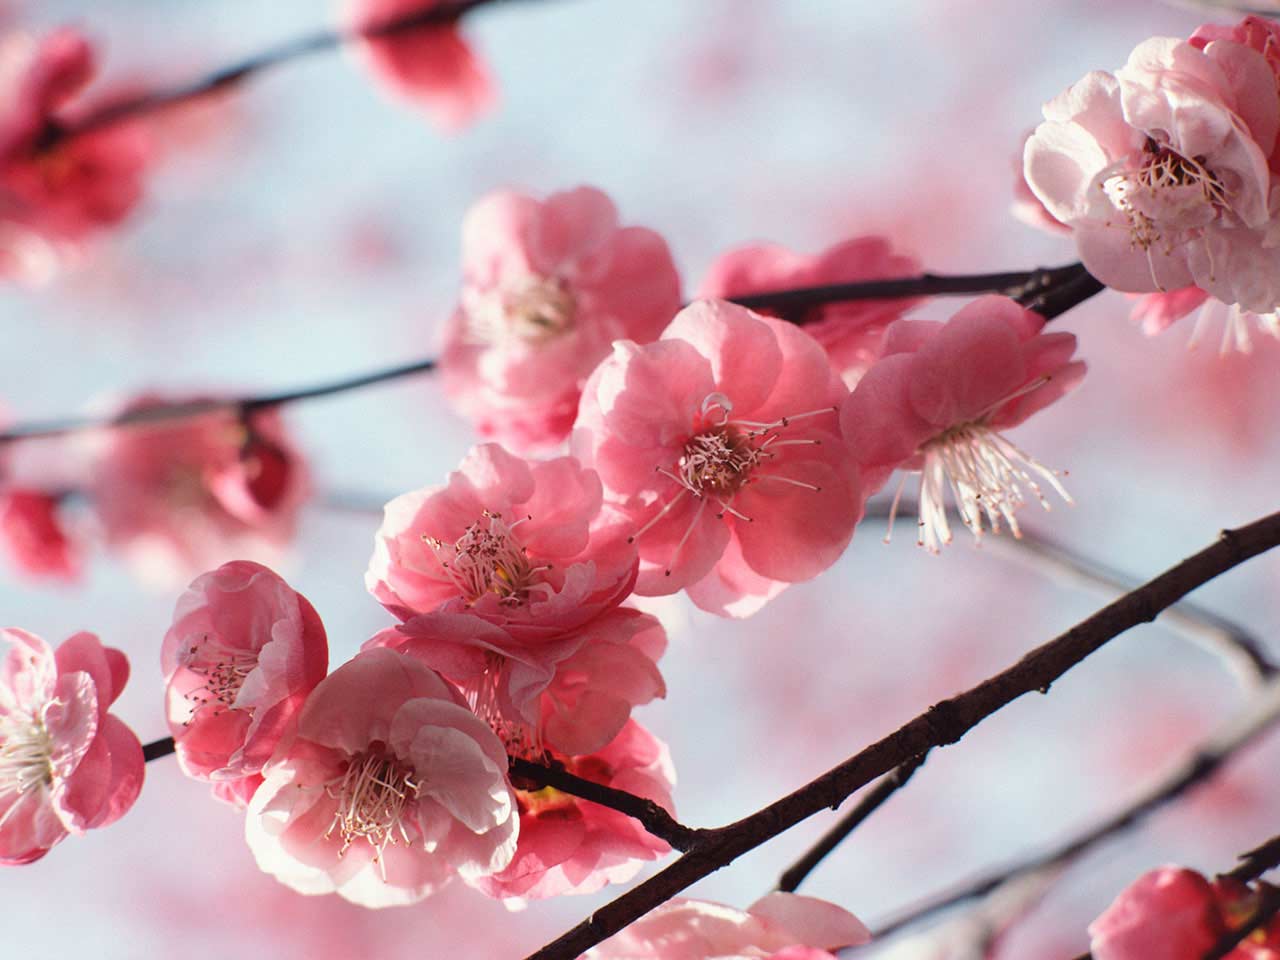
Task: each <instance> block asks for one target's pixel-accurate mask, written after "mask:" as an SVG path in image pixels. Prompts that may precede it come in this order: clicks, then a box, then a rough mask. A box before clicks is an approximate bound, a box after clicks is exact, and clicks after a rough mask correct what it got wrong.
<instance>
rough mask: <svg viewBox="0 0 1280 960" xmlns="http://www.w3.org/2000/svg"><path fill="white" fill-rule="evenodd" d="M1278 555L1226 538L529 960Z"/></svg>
mask: <svg viewBox="0 0 1280 960" xmlns="http://www.w3.org/2000/svg"><path fill="white" fill-rule="evenodd" d="M1276 546H1280V513H1274V514H1271V515H1270V516H1267V517H1263V518H1262V519H1260V520H1256V521H1254V522H1253V523H1251V524H1248V525H1247V526H1244V527H1240V528H1237V529H1234V530H1224V531H1222V533H1221V535H1220V536H1219V537H1218V539H1217V540H1216V541H1215V542H1214V543H1212V544H1211V545H1210V546H1208V547H1206V548H1205V549H1203V550H1201V551H1200V552H1199V553H1196V554H1194V555H1193V556H1191V557H1188V558H1187V559H1185V560H1183V561H1182V562H1180V563H1177V564H1175V565H1174V566H1172V567H1170V568H1169V569H1168V570H1166V571H1165V572H1164V573H1162V574H1160V575H1159V576H1157V577H1156V578H1154V579H1153V580H1150V581H1148V582H1147V583H1145V584H1143V585H1142V586H1141V587H1139V588H1138V589H1136V590H1134V591H1131V592H1130V593H1127V594H1125V595H1124V596H1123V597H1121V598H1119V599H1118V600H1115V601H1113V602H1112V603H1110V604H1108V605H1107V606H1105V607H1103V608H1102V609H1101V610H1099V611H1098V612H1096V613H1095V614H1093V616H1091V617H1089V618H1088V619H1086V620H1084V621H1082V622H1081V623H1079V624H1077V625H1076V626H1075V627H1073V628H1072V629H1070V630H1068V631H1067V632H1066V633H1063V634H1061V635H1060V636H1058V637H1056V638H1055V639H1053V640H1051V641H1049V642H1048V643H1046V644H1044V645H1042V646H1040V647H1037V648H1036V649H1034V650H1032V651H1031V652H1030V653H1028V654H1026V655H1025V656H1024V657H1022V659H1020V660H1019V661H1018V662H1016V663H1014V664H1012V665H1011V666H1009V667H1008V668H1007V669H1005V670H1003V671H1001V672H1000V673H998V674H996V675H994V676H992V677H990V678H988V679H987V680H984V681H983V682H982V683H980V684H978V685H977V686H975V687H973V688H971V689H969V690H967V691H965V692H964V693H961V694H959V695H957V696H955V697H951V698H949V699H947V700H943V701H941V702H940V703H937V704H935V705H934V706H932V707H930V708H929V710H927V711H925V712H924V713H922V714H920V715H919V716H917V717H916V718H915V719H913V720H911V721H910V722H909V723H907V724H906V725H905V726H903V727H900V728H899V729H898V730H896V731H894V732H893V733H891V734H889V735H888V736H886V737H884V738H883V739H881V740H879V741H877V742H876V743H873V744H871V745H870V746H868V747H866V748H865V749H863V750H861V751H859V752H858V753H856V754H854V755H853V756H851V757H850V758H849V759H847V760H845V761H844V762H843V763H841V764H839V765H837V766H835V767H833V768H832V769H831V770H828V771H827V772H826V773H824V774H822V775H821V776H820V777H818V778H817V779H815V780H812V781H810V782H809V783H807V784H805V785H804V786H802V787H800V788H799V789H798V790H796V791H794V792H793V793H790V794H788V795H787V796H785V797H782V798H781V799H779V800H776V801H774V802H773V803H771V804H769V805H768V806H766V807H764V808H762V809H760V810H758V811H756V812H755V813H753V814H750V815H749V816H746V817H744V818H742V819H741V820H738V821H736V822H734V823H731V824H728V825H727V826H724V827H720V828H716V829H711V830H705V831H701V832H700V833H699V834H698V836H697V839H696V841H695V842H694V844H693V846H692V848H691V849H690V850H689V851H688V852H687V853H685V854H684V855H683V856H681V857H680V858H679V859H678V860H676V861H675V862H674V863H672V864H671V865H670V866H668V867H667V868H666V869H664V870H662V871H660V872H659V873H657V874H655V875H654V876H652V877H650V878H649V879H648V880H646V881H645V882H643V883H641V884H640V885H639V886H636V887H634V888H632V889H631V890H629V891H627V892H626V893H624V894H623V895H622V896H620V897H618V898H617V899H615V900H613V901H612V902H610V903H608V904H606V905H604V906H603V907H600V908H599V909H597V910H595V911H594V912H593V913H592V915H591V916H590V917H589V918H588V919H586V920H584V921H583V922H582V923H580V924H578V926H576V927H574V928H573V929H572V930H570V931H568V932H567V933H565V934H564V935H563V936H561V937H559V938H558V939H556V940H554V941H552V942H551V943H549V944H547V945H546V946H544V947H543V948H542V949H540V950H538V951H536V952H535V953H532V954H530V955H529V956H528V957H527V958H526V960H574V958H576V957H578V956H580V955H581V954H582V953H583V952H585V951H586V950H588V949H590V948H591V947H593V946H594V945H596V944H598V943H600V942H601V941H603V940H605V939H606V938H608V937H610V936H612V935H613V934H615V933H617V932H618V931H619V930H621V929H622V928H623V927H625V926H626V925H627V924H629V923H631V922H632V921H634V920H637V919H639V918H640V917H642V916H644V915H645V914H646V913H648V912H649V911H650V910H652V909H654V908H655V907H657V906H658V905H660V904H662V903H665V902H666V901H667V900H669V899H670V898H671V897H673V896H675V895H676V894H678V893H679V892H680V891H682V890H684V889H685V888H686V887H688V886H689V885H690V884H693V883H695V882H697V881H698V880H701V879H702V878H703V877H706V876H708V875H710V874H711V873H713V872H715V871H716V870H719V869H721V868H722V867H725V866H727V865H728V864H730V863H732V862H733V861H734V860H736V859H737V858H738V857H740V856H742V855H743V854H745V853H747V852H748V851H750V850H754V849H755V848H756V847H758V846H760V845H762V844H763V843H765V842H766V841H768V840H770V839H772V838H774V837H776V836H778V835H779V834H781V833H783V832H785V831H786V830H789V829H790V828H791V827H793V826H795V825H796V824H798V823H800V822H802V821H804V820H806V819H808V818H809V817H811V816H813V815H814V814H815V813H817V812H819V811H820V810H823V809H826V808H828V807H831V806H835V805H838V804H840V803H841V802H842V801H843V800H844V799H845V798H846V797H848V796H849V795H850V794H852V793H853V792H854V791H856V790H858V789H860V788H861V787H863V786H865V785H866V784H868V783H870V782H871V781H872V780H873V779H875V778H876V777H878V776H882V775H883V774H886V773H888V772H889V771H890V770H892V769H893V768H894V767H896V766H898V765H899V764H902V763H905V762H907V761H908V760H910V759H911V758H912V757H915V756H919V755H920V754H921V753H924V752H926V751H928V750H931V749H933V748H935V747H943V746H946V745H949V744H952V743H956V742H958V741H959V740H960V739H961V738H962V737H963V736H964V735H965V734H966V733H968V732H969V731H970V730H972V729H973V728H974V727H976V726H977V725H978V724H979V723H981V722H982V721H983V720H985V719H986V718H987V717H989V716H991V715H992V714H994V713H996V712H998V711H999V710H1001V709H1002V708H1004V707H1005V706H1007V705H1008V704H1010V703H1012V702H1013V701H1014V700H1017V699H1018V698H1020V697H1022V696H1024V695H1025V694H1028V693H1031V692H1034V691H1041V690H1043V691H1046V692H1047V691H1048V689H1049V688H1050V686H1051V685H1052V684H1053V683H1054V682H1055V681H1056V680H1057V679H1058V678H1059V677H1061V676H1062V675H1063V674H1064V673H1066V672H1067V671H1068V670H1070V669H1071V668H1072V667H1074V666H1076V665H1077V664H1079V663H1081V662H1082V661H1084V660H1085V659H1086V658H1088V657H1089V656H1090V655H1091V654H1093V653H1096V652H1097V651H1098V650H1100V649H1102V647H1103V646H1105V645H1106V644H1107V643H1108V642H1109V641H1110V640H1112V639H1114V638H1115V637H1117V636H1119V635H1120V634H1122V633H1124V632H1125V631H1127V630H1129V629H1131V628H1132V627H1135V626H1137V625H1138V624H1141V623H1148V622H1150V621H1152V620H1154V619H1155V618H1156V617H1157V616H1158V615H1159V614H1160V612H1161V611H1163V610H1165V609H1166V608H1168V607H1170V606H1172V605H1173V604H1174V603H1177V602H1178V601H1179V600H1181V599H1182V598H1183V597H1184V596H1186V595H1187V594H1188V593H1190V592H1191V591H1192V590H1194V589H1195V588H1196V587H1199V586H1201V585H1203V584H1204V583H1207V582H1208V581H1210V580H1212V579H1214V578H1215V577H1217V576H1219V575H1220V574H1222V573H1225V572H1226V571H1227V570H1230V569H1232V568H1233V567H1236V566H1238V565H1239V564H1241V563H1243V562H1244V561H1246V560H1248V559H1249V558H1251V557H1254V556H1257V555H1258V554H1260V553H1263V552H1265V551H1267V550H1270V549H1272V548H1273V547H1276Z"/></svg>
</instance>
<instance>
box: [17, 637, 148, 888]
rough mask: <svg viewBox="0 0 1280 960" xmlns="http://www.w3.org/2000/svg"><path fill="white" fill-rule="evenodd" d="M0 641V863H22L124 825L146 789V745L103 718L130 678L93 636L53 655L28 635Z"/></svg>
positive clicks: (116, 654) (117, 655) (121, 660)
mask: <svg viewBox="0 0 1280 960" xmlns="http://www.w3.org/2000/svg"><path fill="white" fill-rule="evenodd" d="M0 639H3V640H4V641H5V642H6V643H7V644H8V652H7V654H6V656H5V659H4V661H3V664H2V665H0V863H4V864H23V863H30V862H31V861H33V860H38V859H39V858H40V857H43V856H44V855H45V854H46V853H48V852H49V850H50V849H52V847H53V846H54V845H55V844H56V843H58V842H59V841H61V840H62V839H63V838H64V837H66V836H67V834H69V833H74V834H77V835H79V834H83V833H84V832H85V831H87V830H91V829H94V828H96V827H105V826H107V825H108V824H111V823H114V822H115V821H116V820H118V819H119V818H120V817H122V816H123V815H124V814H125V813H126V812H127V811H128V810H129V808H130V807H131V806H133V803H134V801H135V800H136V799H137V798H138V792H139V790H140V789H141V788H142V778H143V759H142V745H141V744H140V743H139V742H138V738H137V737H136V736H135V735H134V733H133V731H132V730H130V729H129V728H128V727H127V726H125V724H124V723H123V722H122V721H121V720H120V719H119V718H117V717H115V716H114V715H112V714H110V713H108V712H107V711H108V710H109V709H110V707H111V704H112V703H114V702H115V700H116V698H117V697H119V696H120V693H121V692H122V691H123V690H124V685H125V683H126V681H127V680H128V679H129V663H128V661H127V660H126V659H125V656H124V654H123V653H121V652H120V651H119V650H116V649H114V648H112V647H104V646H103V645H102V644H101V642H99V640H98V638H97V637H95V636H94V635H93V634H91V633H77V634H76V635H74V636H73V637H71V638H70V639H68V640H67V641H66V642H65V643H63V644H62V645H61V646H60V647H58V649H57V650H56V651H54V650H52V649H50V647H49V645H48V644H47V643H45V642H44V641H43V640H41V639H40V638H39V637H37V636H35V635H33V634H30V633H27V632H26V631H25V630H17V629H8V630H0Z"/></svg>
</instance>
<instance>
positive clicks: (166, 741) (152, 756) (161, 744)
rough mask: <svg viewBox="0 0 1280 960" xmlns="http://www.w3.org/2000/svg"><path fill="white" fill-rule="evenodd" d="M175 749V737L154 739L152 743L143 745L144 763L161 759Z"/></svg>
mask: <svg viewBox="0 0 1280 960" xmlns="http://www.w3.org/2000/svg"><path fill="white" fill-rule="evenodd" d="M173 751H174V745H173V737H163V738H161V739H159V740H152V741H151V742H150V743H144V744H143V745H142V760H143V762H144V763H150V762H151V761H152V760H159V759H160V758H161V757H167V756H169V754H171V753H173Z"/></svg>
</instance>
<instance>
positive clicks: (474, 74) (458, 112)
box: [345, 0, 497, 131]
mask: <svg viewBox="0 0 1280 960" xmlns="http://www.w3.org/2000/svg"><path fill="white" fill-rule="evenodd" d="M449 2H450V0H346V2H345V19H346V21H347V22H348V23H350V24H351V26H352V28H353V29H356V30H361V31H365V32H367V33H369V34H371V35H369V36H366V37H365V38H364V39H363V40H362V41H361V42H360V44H359V50H360V52H361V54H363V57H364V59H365V61H366V62H367V63H368V65H369V68H370V69H371V70H372V72H373V74H374V76H375V77H376V78H377V79H378V81H379V82H380V83H381V84H382V85H383V86H384V87H385V88H386V89H387V91H389V92H390V93H392V94H393V95H395V96H397V97H399V98H401V99H404V100H407V101H409V102H410V103H412V104H414V105H416V106H417V107H419V108H420V109H421V110H422V111H423V113H425V114H426V115H427V116H428V117H429V118H430V119H431V120H432V122H433V123H435V124H437V125H438V126H440V127H441V128H443V129H445V130H449V131H453V130H459V129H461V128H462V127H465V126H466V125H467V124H468V123H470V122H471V121H472V120H474V119H475V118H476V117H477V116H479V115H480V114H482V113H484V112H485V111H487V110H489V109H491V108H492V107H493V105H494V103H495V102H496V100H497V90H496V89H495V88H494V84H493V80H492V79H491V78H490V76H489V70H488V68H487V67H486V66H485V65H484V62H483V61H482V60H481V59H480V58H479V57H477V56H476V55H475V53H473V52H472V50H471V47H470V46H468V45H467V42H466V41H465V40H463V39H462V35H461V34H460V33H459V32H458V27H457V22H456V18H454V20H452V21H446V22H443V23H435V24H430V25H428V26H423V27H418V28H410V29H396V30H392V31H388V32H385V33H382V34H378V32H377V31H378V27H380V26H383V25H386V24H390V23H394V22H395V21H397V20H401V19H404V18H407V17H411V16H412V15H413V14H415V13H429V12H431V11H432V10H434V9H436V8H439V7H444V6H447V5H448V3H449Z"/></svg>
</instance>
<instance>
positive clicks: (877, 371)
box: [840, 296, 1085, 552]
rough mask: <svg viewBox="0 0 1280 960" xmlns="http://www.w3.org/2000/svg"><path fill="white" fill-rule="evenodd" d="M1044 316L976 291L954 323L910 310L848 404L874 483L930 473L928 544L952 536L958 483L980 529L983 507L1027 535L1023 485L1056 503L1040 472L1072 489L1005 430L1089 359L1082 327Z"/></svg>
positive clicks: (851, 438)
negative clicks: (951, 500) (1056, 325)
mask: <svg viewBox="0 0 1280 960" xmlns="http://www.w3.org/2000/svg"><path fill="white" fill-rule="evenodd" d="M1043 326H1044V320H1043V318H1041V317H1040V316H1039V315H1038V314H1035V313H1033V312H1031V311H1029V310H1025V309H1023V308H1022V307H1020V306H1019V305H1018V304H1017V303H1015V302H1014V301H1012V300H1010V299H1008V298H1007V297H999V296H987V297H981V298H979V299H978V300H975V301H973V302H972V303H970V304H968V305H967V306H965V307H964V308H963V309H961V310H960V311H959V312H958V313H957V314H956V315H955V316H954V317H952V318H951V319H950V320H949V321H948V322H947V323H945V324H944V323H936V322H932V321H923V320H899V321H898V322H897V323H895V324H894V325H893V326H892V327H890V328H889V333H888V337H887V340H886V345H885V354H884V357H883V358H882V359H881V360H880V361H879V362H878V363H877V364H876V365H875V366H874V367H872V368H871V370H870V371H869V372H868V373H867V375H866V376H865V377H863V378H862V380H861V381H860V382H859V384H858V386H857V388H856V389H855V390H854V391H853V393H852V394H851V395H850V397H849V399H848V401H847V402H846V403H845V405H844V407H843V409H842V410H841V412H840V422H841V426H842V427H843V430H844V435H845V438H846V439H847V440H848V442H849V445H850V448H851V450H852V451H853V455H854V456H855V458H856V459H857V461H858V463H859V465H860V467H861V468H862V471H863V477H864V479H865V482H866V484H867V487H868V489H870V490H873V491H874V490H876V489H879V488H880V487H881V486H883V485H884V483H885V481H886V480H888V478H889V475H890V474H891V473H892V472H893V471H894V470H897V469H902V470H907V471H918V472H919V473H920V474H921V479H920V538H919V542H920V543H921V545H922V546H925V547H927V548H928V549H929V550H931V551H934V552H936V551H937V550H938V548H939V546H940V545H941V544H944V543H949V542H950V540H951V529H950V525H949V524H948V522H947V516H946V506H945V504H944V502H943V495H944V490H945V489H946V488H948V487H950V488H951V489H952V490H953V491H954V492H955V494H956V498H957V500H958V502H957V504H956V506H957V508H958V509H959V511H960V514H961V517H962V518H963V520H964V523H965V525H966V526H967V527H969V529H970V530H971V531H972V532H973V534H974V535H975V537H978V538H979V539H980V538H981V535H982V529H983V519H982V518H983V514H984V513H985V514H986V518H987V521H988V522H989V523H990V524H991V527H992V530H993V532H998V531H999V529H1000V526H1001V523H1002V522H1007V523H1008V524H1009V526H1010V528H1011V529H1012V531H1013V533H1014V535H1015V536H1016V535H1017V533H1018V524H1017V520H1016V518H1015V516H1014V512H1015V511H1016V510H1017V509H1018V507H1020V506H1021V505H1022V504H1023V502H1024V500H1025V495H1024V488H1026V489H1030V490H1031V491H1032V493H1033V494H1034V495H1035V496H1036V497H1037V498H1038V499H1039V500H1040V502H1041V503H1042V504H1044V505H1045V506H1046V508H1047V506H1048V502H1047V501H1046V500H1045V499H1044V497H1043V495H1042V493H1041V490H1040V486H1039V483H1040V482H1044V483H1047V484H1049V485H1050V486H1051V487H1053V488H1054V489H1055V490H1057V491H1058V493H1059V494H1060V495H1061V496H1062V497H1063V498H1064V499H1068V498H1067V494H1066V491H1065V490H1064V489H1062V485H1061V483H1060V482H1059V481H1058V478H1057V475H1056V474H1055V473H1054V472H1053V471H1051V470H1049V469H1048V468H1047V467H1045V466H1043V465H1042V464H1041V463H1040V462H1039V461H1037V460H1035V459H1034V458H1032V457H1030V456H1029V455H1027V454H1026V453H1024V452H1023V451H1022V450H1020V449H1018V448H1017V447H1016V446H1014V445H1013V444H1012V443H1010V442H1009V441H1008V440H1006V439H1005V438H1004V437H1003V436H1002V435H1001V431H1004V430H1007V429H1008V428H1010V427H1014V426H1017V425H1018V424H1020V423H1022V422H1023V421H1024V420H1026V419H1027V418H1028V417H1029V416H1031V415H1032V414H1033V413H1035V412H1036V411H1038V410H1040V409H1041V408H1042V407H1045V406H1047V405H1048V404H1050V403H1053V402H1054V401H1055V400H1057V399H1058V398H1059V397H1061V396H1062V395H1063V394H1065V393H1066V392H1067V391H1068V390H1070V389H1072V388H1073V387H1074V386H1075V385H1076V384H1077V383H1079V381H1080V379H1081V378H1082V377H1083V376H1084V370H1085V367H1084V364H1083V362H1081V361H1078V360H1076V361H1073V360H1072V359H1071V356H1072V354H1073V353H1074V351H1075V346H1076V338H1075V337H1074V336H1073V335H1072V334H1069V333H1059V332H1055V333H1042V332H1041V328H1042V327H1043ZM905 479H906V478H905V476H904V478H903V481H904V483H905ZM901 489H902V488H901V486H900V487H899V493H901ZM895 507H896V498H895Z"/></svg>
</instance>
